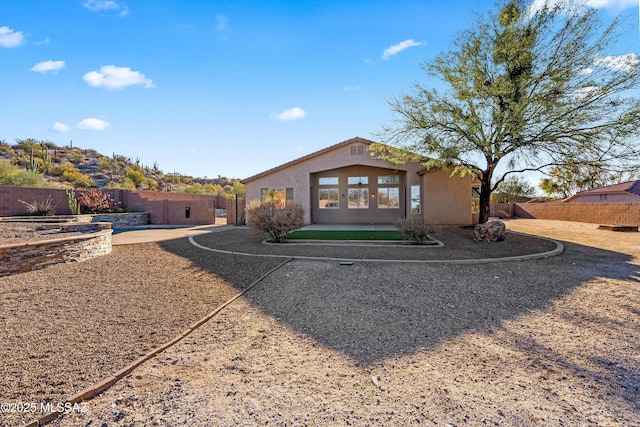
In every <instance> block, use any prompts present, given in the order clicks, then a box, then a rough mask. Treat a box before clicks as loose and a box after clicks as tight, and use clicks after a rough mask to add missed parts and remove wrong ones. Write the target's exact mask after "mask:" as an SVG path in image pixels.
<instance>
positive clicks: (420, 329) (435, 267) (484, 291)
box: [162, 232, 640, 365]
mask: <svg viewBox="0 0 640 427" xmlns="http://www.w3.org/2000/svg"><path fill="white" fill-rule="evenodd" d="M224 234H227V233H226V232H225V233H216V234H209V235H202V236H197V238H196V240H197V241H198V242H199V243H200V244H204V245H205V246H206V245H207V244H212V243H213V242H214V241H215V240H216V239H222V240H224V239H225V238H227V237H228V236H229V234H228V235H227V236H223V235H224ZM236 236H238V235H236ZM445 244H447V242H446V241H445ZM499 244H500V243H497V244H496V245H499ZM235 245H236V246H237V247H242V246H243V245H246V246H247V247H249V246H252V245H255V242H254V241H252V240H250V239H247V241H244V242H243V241H237V242H236V243H235ZM162 246H163V247H164V248H165V249H166V250H168V251H171V252H174V253H176V254H178V255H180V256H183V257H187V258H188V259H190V260H191V261H192V262H193V263H194V264H196V265H197V266H198V267H200V268H203V269H206V270H209V271H212V272H214V273H216V274H218V275H220V276H222V277H223V278H225V279H226V280H228V281H229V282H230V283H232V284H233V285H234V286H235V287H237V288H238V289H243V288H245V287H246V286H247V285H249V284H250V283H251V282H253V281H254V280H256V279H257V278H258V277H260V276H261V275H262V274H264V273H265V272H267V271H269V270H270V269H271V268H273V267H275V266H276V265H278V264H280V263H282V262H283V259H282V258H264V257H248V256H239V255H230V254H221V253H216V252H209V251H205V250H202V249H198V248H196V247H194V246H193V245H191V244H190V243H189V241H188V240H187V239H183V240H176V241H171V242H165V243H163V244H162ZM565 247H566V250H565V253H563V254H562V255H560V256H556V257H552V258H546V259H538V260H530V261H519V262H494V263H486V264H471V265H464V264H415V263H413V264H406V263H375V262H358V261H355V262H354V263H353V265H349V266H345V265H340V263H339V262H337V261H317V260H300V259H297V260H294V261H291V262H289V263H287V264H286V265H284V266H283V267H282V268H280V269H278V270H276V271H275V272H273V273H272V274H270V275H269V276H268V277H266V278H265V279H264V280H263V282H262V283H260V285H258V286H256V287H255V288H254V289H252V290H251V291H250V292H248V293H247V294H246V295H245V297H246V298H247V299H248V300H249V301H250V302H251V303H252V304H254V305H256V306H258V307H260V308H261V310H263V311H264V312H265V313H267V314H269V315H271V316H273V317H275V318H276V319H278V320H279V321H281V322H283V323H284V324H286V325H287V326H289V327H291V328H293V329H294V330H296V331H298V332H300V333H303V334H306V335H308V336H310V337H312V338H313V339H314V340H315V341H317V342H318V343H320V344H322V345H323V346H326V347H328V348H331V349H334V350H337V351H340V352H342V353H343V354H345V355H347V356H348V357H350V358H352V359H355V360H357V361H358V362H360V363H362V364H365V365H369V364H373V363H376V362H379V361H382V360H384V359H387V358H390V357H394V356H401V355H406V354H410V353H413V352H415V351H416V350H418V349H424V348H430V347H432V346H436V345H438V344H439V343H441V342H443V341H444V340H446V339H449V338H453V337H455V336H457V335H459V334H462V333H464V332H466V331H471V330H485V331H491V330H492V328H495V327H498V326H499V325H500V323H501V322H502V321H504V320H507V319H512V318H514V317H516V316H519V315H522V314H527V313H529V312H531V311H535V310H541V309H544V308H545V307H547V306H548V305H549V304H551V303H552V302H553V301H554V300H556V299H558V298H560V297H561V296H563V295H565V294H567V293H569V292H571V291H572V290H573V289H574V288H576V287H578V286H580V285H581V284H583V283H585V282H586V281H589V280H591V279H594V278H596V277H604V278H612V279H620V280H635V279H632V278H633V277H634V276H638V275H639V274H640V270H639V267H638V266H637V265H633V264H630V263H629V262H628V261H629V260H630V256H628V255H625V254H621V253H616V252H610V251H605V250H600V249H595V248H592V247H586V246H580V245H576V244H572V243H565ZM351 250H352V251H356V252H357V251H359V250H360V249H357V248H352V249H351ZM387 250H388V249H387ZM441 254H442V253H441ZM394 256H395V254H394Z"/></svg>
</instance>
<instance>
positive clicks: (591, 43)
mask: <svg viewBox="0 0 640 427" xmlns="http://www.w3.org/2000/svg"><path fill="white" fill-rule="evenodd" d="M625 31H626V29H625V25H624V22H623V21H621V20H619V19H613V20H612V21H611V22H609V23H606V24H605V23H603V22H602V20H601V17H600V14H599V12H598V11H597V10H595V9H592V8H589V7H587V6H586V5H580V4H576V3H575V2H567V1H562V0H560V1H555V2H553V4H551V3H546V4H543V5H542V6H539V4H538V2H536V3H535V4H527V3H525V2H523V1H519V0H511V1H505V2H503V3H502V4H501V5H499V6H498V9H497V11H492V12H490V13H488V14H487V15H486V16H477V17H476V21H475V23H474V25H471V26H470V28H469V29H467V30H465V31H463V32H461V33H460V34H459V35H458V36H457V38H456V39H455V42H454V45H453V48H452V49H451V50H449V51H448V52H445V53H442V54H440V55H439V56H438V57H436V58H435V59H433V60H432V61H429V62H427V63H425V64H424V65H423V69H424V71H425V73H426V75H427V76H428V77H429V78H432V79H433V78H435V79H436V80H438V81H439V82H440V83H441V84H440V86H441V87H440V88H430V87H426V86H424V85H422V84H420V83H417V82H416V83H414V85H413V86H412V88H411V89H412V90H411V91H409V92H408V93H407V94H404V95H399V96H396V97H394V98H392V99H391V100H389V105H390V108H391V111H392V113H393V117H394V121H393V122H392V123H391V124H390V125H387V126H384V127H383V128H382V129H381V131H380V132H379V133H378V135H377V137H378V140H379V141H380V142H382V143H383V144H376V145H373V146H372V151H374V153H375V154H376V155H378V156H380V157H381V158H383V159H386V160H388V161H390V162H397V163H401V162H404V161H407V160H420V161H422V162H423V163H424V165H425V166H426V167H427V168H432V167H447V168H451V169H452V170H453V172H454V173H460V174H462V175H464V174H471V175H472V176H474V177H475V178H477V179H478V180H479V181H480V183H481V190H480V215H479V222H485V221H486V220H487V219H488V216H489V202H490V197H491V193H492V192H493V191H494V190H495V189H496V188H497V186H498V185H499V184H500V183H501V182H502V181H503V180H504V179H505V178H506V177H507V176H509V175H510V174H515V173H523V172H526V171H545V170H547V169H548V168H550V167H552V166H556V167H562V165H564V164H567V163H571V164H580V165H593V166H596V167H598V168H601V169H607V170H608V171H609V172H614V171H620V170H629V169H634V168H636V169H637V168H638V161H639V160H638V159H640V149H639V144H638V141H639V140H640V139H639V136H640V126H638V123H640V101H639V100H638V99H637V97H636V95H637V91H638V87H639V83H640V66H639V64H640V60H639V58H638V56H637V55H636V54H635V53H624V54H620V53H619V52H615V51H614V49H616V41H617V40H618V37H619V36H620V35H621V34H622V33H624V32H625ZM616 53H617V54H616ZM390 147H391V148H390ZM499 165H500V166H501V167H500V168H498V166H499Z"/></svg>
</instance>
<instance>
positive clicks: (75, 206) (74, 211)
mask: <svg viewBox="0 0 640 427" xmlns="http://www.w3.org/2000/svg"><path fill="white" fill-rule="evenodd" d="M64 194H65V195H66V196H67V204H68V205H69V210H70V211H71V215H80V204H79V203H78V199H76V194H75V192H74V191H73V189H72V188H68V189H66V190H64Z"/></svg>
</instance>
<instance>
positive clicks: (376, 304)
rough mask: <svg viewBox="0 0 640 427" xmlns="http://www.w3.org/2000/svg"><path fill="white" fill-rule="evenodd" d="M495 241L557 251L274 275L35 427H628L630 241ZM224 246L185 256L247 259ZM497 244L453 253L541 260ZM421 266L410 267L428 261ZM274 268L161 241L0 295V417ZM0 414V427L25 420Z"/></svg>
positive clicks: (637, 363)
mask: <svg viewBox="0 0 640 427" xmlns="http://www.w3.org/2000/svg"><path fill="white" fill-rule="evenodd" d="M507 225H508V228H509V229H512V230H517V231H522V232H525V233H530V234H537V235H540V236H547V237H552V238H557V239H560V240H562V241H564V242H565V246H566V249H565V252H564V253H563V254H562V255H560V256H556V257H552V258H547V259H537V260H529V261H517V262H492V263H486V264H471V265H464V264H416V263H410V264H407V263H376V262H358V261H354V264H353V265H350V266H344V265H340V264H339V262H337V261H319V260H300V259H296V260H293V261H290V262H288V263H287V264H285V265H284V266H283V267H281V268H280V269H278V270H276V271H275V272H273V273H272V274H270V275H269V276H268V277H266V278H265V279H264V280H263V281H262V282H260V283H259V284H258V285H256V286H255V287H254V288H252V289H251V290H250V291H249V292H248V293H246V294H245V296H244V297H243V298H241V299H239V300H237V301H236V302H234V303H233V304H231V305H230V306H229V307H228V308H226V309H225V310H224V311H222V312H221V313H220V315H218V316H217V317H215V318H213V319H212V320H211V321H209V322H207V323H206V324H204V325H203V326H201V327H200V328H199V329H198V330H197V331H196V332H194V333H193V334H192V335H189V336H188V337H187V338H185V339H184V340H183V341H181V342H179V343H178V344H177V345H175V346H174V347H171V348H170V349H168V350H166V351H165V352H163V353H161V354H160V355H158V356H157V357H155V358H153V359H151V360H149V361H148V362H146V363H145V364H143V365H142V366H141V367H139V368H138V369H136V370H135V371H134V372H133V373H131V374H130V375H129V376H127V377H125V378H124V379H123V380H121V381H119V382H118V383H116V384H115V385H114V386H113V387H111V388H110V389H109V390H107V391H106V392H105V393H103V394H102V395H100V396H98V397H96V398H94V399H93V400H91V401H89V402H88V403H87V404H86V406H85V407H84V408H83V409H84V410H86V412H85V413H72V414H68V415H65V416H63V417H61V418H59V419H58V420H56V421H54V422H53V423H52V425H55V426H102V425H104V426H130V425H135V426H137V425H161V426H165V425H166V426H175V425H189V426H193V425H195V426H206V425H222V426H232V425H348V424H352V425H412V424H416V425H446V424H449V425H454V426H456V425H485V424H501V425H590V424H593V425H624V426H626V425H637V421H636V420H637V416H638V413H640V404H639V403H638V402H640V358H639V357H638V354H639V353H638V349H639V348H640V332H639V331H640V290H639V281H640V279H639V278H640V235H638V234H637V233H615V232H611V231H599V230H596V226H595V225H593V224H581V223H566V222H556V221H536V220H518V221H510V222H508V224H507ZM234 232H235V231H234ZM229 233H231V232H229ZM229 233H228V232H222V233H216V235H213V234H211V235H199V236H196V237H194V240H195V241H196V242H198V243H199V244H201V245H203V246H208V247H215V246H216V245H218V246H220V247H226V248H227V249H229V248H230V247H231V246H233V245H239V246H238V249H240V248H242V249H243V251H249V250H253V249H252V248H261V247H262V246H261V245H259V244H258V243H256V242H255V241H254V240H252V239H251V238H249V237H247V236H245V237H244V238H243V239H239V238H238V236H239V234H235V235H233V236H234V237H233V238H231V237H230V236H232V234H229ZM513 237H515V235H510V236H509V237H508V239H507V241H505V242H502V243H507V244H509V243H508V242H509V241H510V240H512V242H511V247H509V246H508V245H502V243H498V244H488V243H483V242H473V244H474V245H475V248H476V249H472V250H477V251H484V252H491V251H495V252H496V253H497V252H500V251H506V252H508V253H513V254H515V253H520V252H518V251H525V252H526V251H527V247H531V246H532V245H543V246H544V245H546V244H547V243H541V242H537V243H535V242H536V241H535V240H531V239H529V240H527V239H526V238H525V237H522V238H517V239H512V238H513ZM438 238H440V239H441V240H443V241H445V244H446V243H447V241H446V239H445V238H441V237H440V236H439V237H438ZM518 239H522V240H520V241H519V240H518ZM234 241H235V243H233V242H234ZM516 242H518V244H516ZM465 244H466V243H465V240H464V239H462V238H461V239H460V241H459V242H458V243H456V239H455V238H452V240H451V245H450V246H452V248H451V249H452V250H458V251H462V252H464V250H463V247H464V245H465ZM456 245H461V246H459V247H458V248H457V249H456V247H455V246H456ZM234 247H235V246H234ZM278 250H280V249H278ZM282 250H284V249H282ZM301 250H304V251H315V250H317V249H301ZM342 250H344V248H338V249H334V248H324V249H323V250H322V252H323V253H325V254H328V253H334V252H333V251H342ZM376 250H377V249H375V250H373V251H376ZM387 250H388V248H387ZM438 250H439V249H436V248H433V249H429V250H428V251H431V252H427V254H428V255H425V253H423V255H422V257H425V256H426V257H427V258H428V257H431V256H435V257H445V258H446V256H447V255H446V252H444V251H441V252H435V251H438ZM445 250H446V249H445ZM268 251H269V252H273V251H272V250H268ZM364 251H365V257H367V258H377V257H378V256H379V254H378V253H373V252H369V250H364ZM393 253H394V254H397V252H396V250H395V249H394V250H393ZM434 254H436V255H434ZM494 255H495V254H494ZM342 256H343V254H342V253H340V254H338V257H342ZM448 256H451V255H448ZM281 262H282V259H270V258H263V257H261V258H255V257H246V256H238V255H229V254H221V253H216V252H208V251H203V250H201V249H198V248H196V247H194V246H193V245H191V244H190V243H189V241H188V240H187V239H180V240H175V241H170V242H163V243H160V244H143V245H133V246H130V247H116V248H114V253H112V254H111V255H109V256H106V257H102V258H96V259H94V260H90V261H86V262H84V263H80V264H71V265H65V266H55V267H52V268H50V269H47V270H42V271H39V272H30V273H25V274H21V275H18V276H13V277H12V278H11V279H7V278H1V279H0V289H1V290H2V291H1V292H2V293H3V295H2V296H3V299H2V301H3V302H2V307H1V309H0V327H2V328H3V329H4V331H2V337H3V338H2V343H1V346H0V351H1V352H2V353H0V356H1V357H3V359H4V361H5V363H4V364H3V370H4V372H2V375H1V377H2V378H4V380H3V381H4V382H3V383H2V384H0V390H2V391H1V393H2V398H1V399H0V400H4V401H15V400H21V401H29V402H30V401H35V402H41V401H44V400H46V399H51V400H52V401H54V402H57V401H59V400H60V399H61V398H63V397H64V396H65V395H69V394H72V393H74V392H77V391H78V390H79V389H81V388H83V387H86V386H87V385H88V384H91V383H92V382H97V381H99V380H101V379H102V378H104V377H105V376H107V375H108V374H109V373H112V372H114V371H115V370H117V369H119V368H121V367H123V366H124V365H126V364H127V363H129V362H130V361H132V360H135V359H136V358H137V357H138V356H139V355H140V354H142V353H144V352H145V351H146V350H148V349H149V348H150V347H153V346H157V345H159V343H163V342H166V341H168V340H169V339H171V338H172V337H174V336H176V335H177V334H179V333H180V332H181V331H182V330H183V329H184V327H185V325H189V324H190V323H191V322H193V321H194V320H195V319H197V318H199V317H200V316H203V315H204V314H206V313H207V312H209V311H211V310H212V308H213V307H215V306H217V305H219V304H220V303H221V302H222V301H224V300H225V299H227V298H228V297H230V296H231V295H233V294H235V293H237V292H238V291H239V290H241V289H243V288H244V287H246V286H247V285H248V284H250V283H252V282H253V281H255V280H256V279H257V278H258V277H260V276H261V275H262V274H264V272H266V271H268V270H269V269H271V268H273V267H274V266H275V265H277V264H279V263H281ZM16 278H17V279H16ZM34 332H35V333H34ZM152 332H153V333H152ZM6 415H7V414H2V415H0V416H6ZM8 415H9V417H7V418H6V419H7V420H9V421H7V422H8V423H9V424H7V425H14V424H15V421H20V420H22V421H26V420H28V419H33V418H34V416H31V417H18V416H16V414H8ZM35 415H36V416H38V415H41V414H35ZM1 423H2V420H1V419H0V424H1ZM18 425H19V424H18Z"/></svg>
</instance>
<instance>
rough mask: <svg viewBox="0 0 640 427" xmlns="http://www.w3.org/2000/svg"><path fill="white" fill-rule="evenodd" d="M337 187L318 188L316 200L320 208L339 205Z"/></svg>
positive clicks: (330, 207) (334, 207) (337, 206)
mask: <svg viewBox="0 0 640 427" xmlns="http://www.w3.org/2000/svg"><path fill="white" fill-rule="evenodd" d="M338 193H339V191H338V189H337V188H320V189H318V202H319V205H318V206H319V208H320V209H337V208H339V207H340V200H339V197H338Z"/></svg>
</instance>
